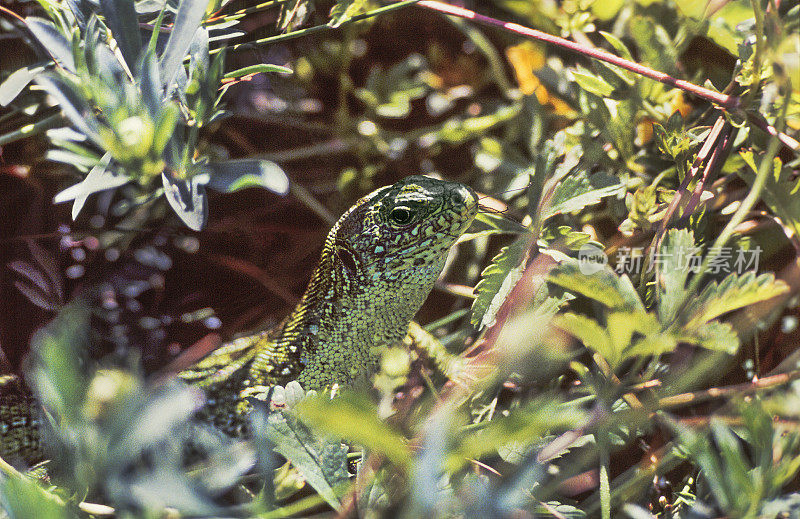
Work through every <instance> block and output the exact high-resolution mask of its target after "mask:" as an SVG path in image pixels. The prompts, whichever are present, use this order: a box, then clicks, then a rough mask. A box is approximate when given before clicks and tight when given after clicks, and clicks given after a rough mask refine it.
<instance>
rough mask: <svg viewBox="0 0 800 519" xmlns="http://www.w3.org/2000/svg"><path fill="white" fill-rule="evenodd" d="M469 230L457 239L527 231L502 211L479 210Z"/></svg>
mask: <svg viewBox="0 0 800 519" xmlns="http://www.w3.org/2000/svg"><path fill="white" fill-rule="evenodd" d="M469 231H470V232H467V233H464V234H462V235H461V237H460V238H459V240H458V241H459V242H465V241H469V240H474V239H475V238H478V237H481V236H491V235H493V234H522V233H526V232H528V228H527V227H525V226H524V225H521V224H519V223H517V222H515V221H514V220H512V219H510V218H508V217H506V216H505V215H504V214H502V213H493V212H484V211H481V212H479V213H478V215H477V216H476V217H475V221H474V222H473V223H472V225H471V226H470V228H469Z"/></svg>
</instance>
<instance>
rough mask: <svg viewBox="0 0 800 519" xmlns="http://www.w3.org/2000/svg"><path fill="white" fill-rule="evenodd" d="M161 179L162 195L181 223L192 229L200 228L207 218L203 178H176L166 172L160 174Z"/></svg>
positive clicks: (197, 229)
mask: <svg viewBox="0 0 800 519" xmlns="http://www.w3.org/2000/svg"><path fill="white" fill-rule="evenodd" d="M161 179H162V182H163V185H164V195H165V196H166V197H167V201H168V202H169V205H170V206H172V209H173V210H174V211H175V213H176V214H177V215H178V216H179V217H180V219H181V220H183V223H185V224H186V226H187V227H189V228H190V229H192V230H194V231H199V230H200V229H202V228H203V226H204V225H205V223H206V219H207V218H208V203H207V201H206V191H205V185H203V179H201V178H194V179H191V180H178V179H174V178H172V177H171V176H169V175H167V174H166V173H162V174H161Z"/></svg>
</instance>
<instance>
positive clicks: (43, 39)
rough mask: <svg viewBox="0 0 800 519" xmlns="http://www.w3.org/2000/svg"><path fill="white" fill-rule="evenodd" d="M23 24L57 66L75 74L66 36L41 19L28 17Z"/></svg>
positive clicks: (70, 46) (70, 49)
mask: <svg viewBox="0 0 800 519" xmlns="http://www.w3.org/2000/svg"><path fill="white" fill-rule="evenodd" d="M25 23H26V24H27V25H28V28H29V29H30V30H31V32H32V33H33V35H34V36H35V37H36V39H37V40H38V41H39V43H41V44H42V46H43V47H44V49H45V51H46V52H47V53H48V54H49V55H50V56H52V57H53V58H54V59H55V60H56V61H57V62H58V64H59V65H61V66H62V67H64V68H65V69H67V70H69V71H70V72H75V59H74V58H73V57H72V44H71V43H70V41H69V40H68V39H67V37H66V36H64V35H63V34H61V33H60V32H59V31H58V29H56V26H55V25H53V24H52V23H51V22H49V21H48V20H45V19H43V18H36V17H35V16H29V17H28V18H26V19H25Z"/></svg>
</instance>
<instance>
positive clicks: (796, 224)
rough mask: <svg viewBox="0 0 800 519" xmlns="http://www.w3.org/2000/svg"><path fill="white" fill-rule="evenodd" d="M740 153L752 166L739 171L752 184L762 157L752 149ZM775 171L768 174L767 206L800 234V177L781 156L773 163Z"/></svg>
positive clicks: (765, 197)
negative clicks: (782, 160) (796, 176)
mask: <svg viewBox="0 0 800 519" xmlns="http://www.w3.org/2000/svg"><path fill="white" fill-rule="evenodd" d="M739 155H740V156H741V157H742V158H743V159H744V161H745V163H746V164H747V165H748V166H750V170H751V171H748V170H747V169H746V168H741V169H740V170H739V171H738V173H739V176H741V177H742V178H743V179H744V180H745V181H746V182H747V183H748V184H750V185H751V186H752V184H753V181H754V180H755V174H756V173H757V172H758V169H759V167H760V166H761V157H760V156H759V157H755V156H754V155H753V152H752V151H749V150H748V151H742V152H739ZM772 169H773V173H772V174H771V175H768V176H767V181H766V183H765V184H764V191H763V194H762V198H763V199H764V203H766V204H767V207H769V208H770V210H771V211H772V212H773V213H774V214H775V216H777V217H778V218H780V220H781V222H782V223H783V224H784V225H786V226H788V227H789V228H790V229H792V231H794V235H795V236H797V235H800V196H798V193H800V178H795V177H794V173H793V171H792V168H791V167H789V166H785V165H783V163H782V162H781V160H780V159H779V158H777V157H776V158H775V160H774V163H773V164H772Z"/></svg>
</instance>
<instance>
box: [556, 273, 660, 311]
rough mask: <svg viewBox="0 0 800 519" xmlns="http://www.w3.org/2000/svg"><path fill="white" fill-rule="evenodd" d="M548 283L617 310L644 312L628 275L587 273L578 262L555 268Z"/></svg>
mask: <svg viewBox="0 0 800 519" xmlns="http://www.w3.org/2000/svg"><path fill="white" fill-rule="evenodd" d="M547 280H548V281H549V282H550V283H553V284H555V285H558V286H560V287H562V288H564V289H566V290H567V291H569V292H572V293H573V294H576V295H582V296H584V297H588V298H589V299H594V300H595V301H597V302H599V303H601V304H603V305H605V306H607V307H609V308H611V309H614V310H627V311H641V312H644V305H643V304H642V301H641V300H640V299H639V295H638V294H637V293H636V289H635V288H634V287H633V284H631V280H630V279H628V277H627V276H621V277H620V276H617V275H616V274H615V273H614V272H612V271H611V270H608V269H604V270H600V271H598V272H595V273H593V274H584V273H583V272H581V271H580V268H579V266H578V262H577V261H570V262H565V263H562V264H561V265H559V266H558V267H556V268H555V269H553V270H552V271H551V272H550V275H549V276H548V278H547Z"/></svg>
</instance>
